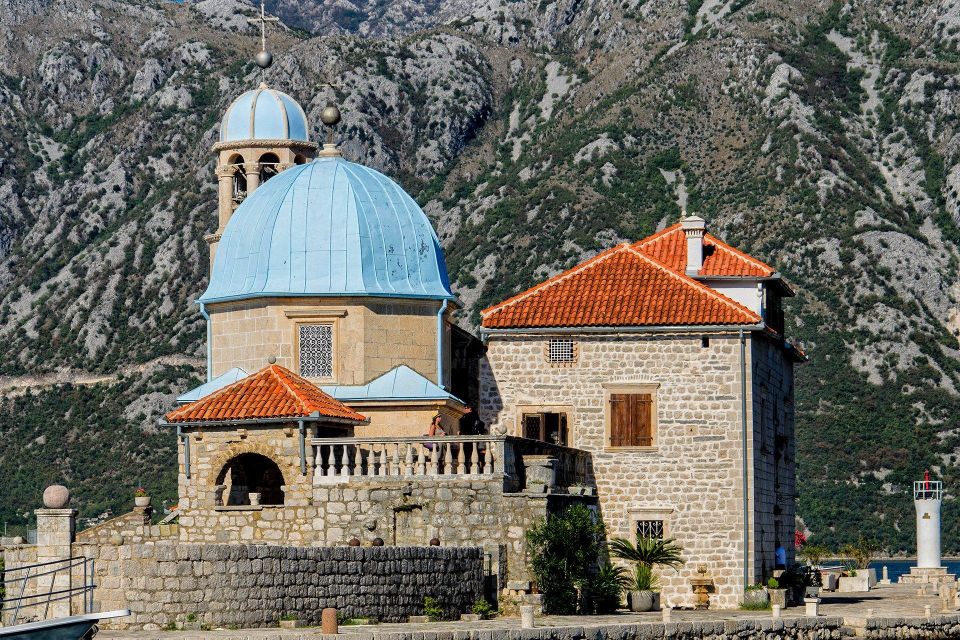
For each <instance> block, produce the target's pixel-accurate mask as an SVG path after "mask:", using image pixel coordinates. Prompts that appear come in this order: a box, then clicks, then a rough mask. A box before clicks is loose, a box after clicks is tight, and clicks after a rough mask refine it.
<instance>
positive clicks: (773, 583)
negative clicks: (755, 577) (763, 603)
mask: <svg viewBox="0 0 960 640" xmlns="http://www.w3.org/2000/svg"><path fill="white" fill-rule="evenodd" d="M779 588H780V582H779V581H778V580H777V579H776V578H770V579H769V580H767V589H779Z"/></svg>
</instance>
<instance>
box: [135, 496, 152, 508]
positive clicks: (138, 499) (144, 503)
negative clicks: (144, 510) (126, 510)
mask: <svg viewBox="0 0 960 640" xmlns="http://www.w3.org/2000/svg"><path fill="white" fill-rule="evenodd" d="M133 504H135V505H137V506H138V507H149V506H150V496H134V497H133Z"/></svg>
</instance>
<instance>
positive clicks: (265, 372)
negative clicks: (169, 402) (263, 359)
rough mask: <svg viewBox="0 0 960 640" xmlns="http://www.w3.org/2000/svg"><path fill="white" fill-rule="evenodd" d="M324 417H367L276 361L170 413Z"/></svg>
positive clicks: (199, 418)
mask: <svg viewBox="0 0 960 640" xmlns="http://www.w3.org/2000/svg"><path fill="white" fill-rule="evenodd" d="M313 416H322V417H326V418H335V419H341V420H347V421H354V422H358V423H359V422H366V420H367V419H366V418H365V417H363V416H362V415H360V414H359V413H357V412H356V411H354V410H353V409H351V408H350V407H348V406H347V405H345V404H343V403H342V402H340V401H339V400H336V399H334V398H332V397H330V396H328V395H327V394H325V393H324V392H323V391H321V390H320V389H319V388H317V386H316V385H314V384H312V383H311V382H309V381H307V380H305V379H304V378H301V377H300V376H298V375H297V374H295V373H293V372H292V371H290V370H288V369H285V368H283V367H281V366H279V365H276V364H272V365H268V366H266V367H264V368H263V369H261V370H260V371H258V372H256V373H254V374H253V375H251V376H247V377H246V378H243V379H242V380H238V381H237V382H234V383H233V384H231V385H229V386H227V387H224V388H223V389H220V390H219V391H216V392H214V393H211V394H210V395H209V396H207V397H206V398H201V399H200V400H197V401H196V402H191V403H190V404H188V405H184V406H183V407H180V408H179V409H175V410H173V411H171V412H170V413H168V414H167V415H166V418H167V422H227V421H233V420H264V419H271V418H306V417H313Z"/></svg>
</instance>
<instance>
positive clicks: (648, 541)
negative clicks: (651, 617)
mask: <svg viewBox="0 0 960 640" xmlns="http://www.w3.org/2000/svg"><path fill="white" fill-rule="evenodd" d="M682 552H683V548H682V547H680V546H679V545H677V544H676V543H675V542H674V541H673V539H672V538H669V539H666V540H658V539H656V538H638V539H637V544H635V545H634V544H632V543H631V542H630V541H629V540H624V539H623V538H614V539H613V540H611V541H610V553H611V554H612V555H613V556H614V557H615V558H620V559H621V560H626V561H628V562H633V563H634V564H635V566H634V570H633V584H632V585H631V589H630V592H629V593H628V594H627V599H628V601H629V606H630V610H631V611H637V612H639V611H652V610H654V608H656V607H657V605H658V604H659V602H658V600H659V598H658V595H659V586H660V585H659V582H660V580H659V578H658V577H657V575H656V573H655V572H654V569H655V568H656V567H657V566H661V567H668V568H670V569H676V568H678V567H679V566H680V565H682V564H683V563H684V560H683V557H682V556H681V555H680V554H681V553H682Z"/></svg>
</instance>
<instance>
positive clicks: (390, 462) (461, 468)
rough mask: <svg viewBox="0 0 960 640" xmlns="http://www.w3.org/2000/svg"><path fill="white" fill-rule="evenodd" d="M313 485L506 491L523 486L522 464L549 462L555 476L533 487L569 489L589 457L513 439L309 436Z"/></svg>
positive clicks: (580, 480)
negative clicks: (402, 482) (422, 481)
mask: <svg viewBox="0 0 960 640" xmlns="http://www.w3.org/2000/svg"><path fill="white" fill-rule="evenodd" d="M310 442H311V445H312V446H313V451H314V453H313V455H314V462H315V467H314V469H315V471H314V480H313V483H314V484H315V485H322V484H342V483H345V482H351V481H356V480H361V479H374V480H375V479H377V478H380V479H397V478H418V477H420V478H436V477H447V478H451V479H453V478H458V477H462V478H469V479H473V478H479V477H494V476H497V477H502V478H503V479H504V488H505V490H507V491H523V490H524V489H526V488H528V487H527V484H528V483H527V481H526V476H527V470H526V466H527V464H526V463H525V460H527V459H532V458H536V459H537V460H538V462H539V461H541V460H544V459H550V460H554V461H555V462H553V463H552V467H553V469H554V477H553V478H552V479H551V480H550V481H549V482H544V481H543V480H542V479H539V478H538V484H539V485H544V484H546V485H547V486H546V487H544V488H545V489H546V490H548V491H549V490H552V489H553V488H555V487H569V486H571V485H575V484H584V483H586V481H587V478H588V463H589V454H588V453H587V452H585V451H581V450H579V449H572V448H570V447H564V446H560V445H555V444H550V443H546V442H539V441H536V440H530V439H527V438H517V437H513V436H418V437H404V438H390V437H369V438H314V439H312V440H311V441H310Z"/></svg>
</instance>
